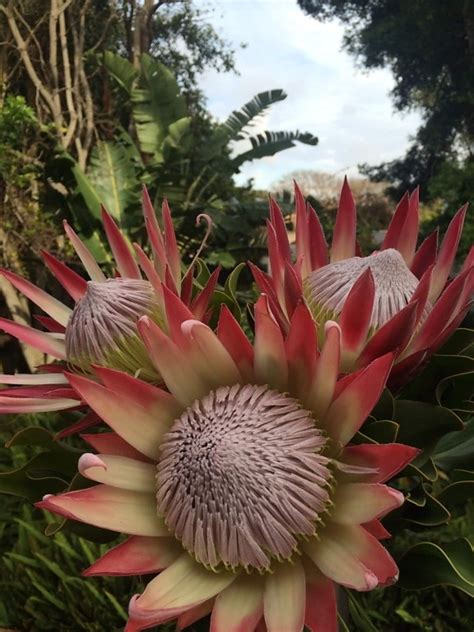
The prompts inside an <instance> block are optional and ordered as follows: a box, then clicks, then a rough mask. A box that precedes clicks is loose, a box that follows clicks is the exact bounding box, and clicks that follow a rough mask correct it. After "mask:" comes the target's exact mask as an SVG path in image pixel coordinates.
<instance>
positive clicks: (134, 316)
mask: <svg viewBox="0 0 474 632" xmlns="http://www.w3.org/2000/svg"><path fill="white" fill-rule="evenodd" d="M158 310H159V308H158V304H157V302H156V298H155V295H154V292H153V287H152V285H151V284H150V283H149V282H148V281H142V280H139V279H108V280H107V281H105V282H103V283H99V282H96V281H89V282H88V283H87V290H86V293H85V294H84V296H83V297H82V298H81V300H80V301H79V302H78V303H77V304H76V306H75V308H74V311H73V313H72V316H71V318H70V320H69V323H68V325H67V327H66V354H67V358H68V360H69V361H70V362H72V363H73V364H77V365H78V366H80V367H82V368H84V369H86V370H87V369H88V368H89V367H90V365H91V364H93V363H100V364H105V365H109V366H112V367H113V368H117V369H123V370H127V371H132V372H133V371H134V370H137V369H139V368H140V366H137V367H135V366H133V364H134V362H133V360H134V358H135V357H136V355H137V350H138V348H139V347H140V346H141V345H140V344H139V342H138V341H139V339H138V336H137V329H136V324H137V320H138V319H139V318H140V317H141V316H145V315H152V314H154V313H158ZM114 355H115V356H116V358H115V359H116V361H115V362H114V361H113V356H114Z"/></svg>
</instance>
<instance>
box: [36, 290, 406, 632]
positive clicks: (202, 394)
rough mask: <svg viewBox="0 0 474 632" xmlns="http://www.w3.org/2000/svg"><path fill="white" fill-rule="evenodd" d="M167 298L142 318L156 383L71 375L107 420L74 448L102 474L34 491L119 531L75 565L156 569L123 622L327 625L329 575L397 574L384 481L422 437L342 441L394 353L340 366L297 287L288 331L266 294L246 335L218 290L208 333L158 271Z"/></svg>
mask: <svg viewBox="0 0 474 632" xmlns="http://www.w3.org/2000/svg"><path fill="white" fill-rule="evenodd" d="M164 302H165V311H166V320H167V322H168V324H169V328H168V331H167V332H165V331H163V329H161V328H160V327H159V326H158V325H157V324H156V323H154V322H153V321H152V320H151V319H150V318H148V317H143V318H141V319H140V321H139V331H140V334H141V336H142V338H143V341H144V344H145V346H146V349H147V352H148V354H149V356H150V359H151V361H152V362H153V364H154V366H155V368H156V370H157V371H158V372H159V373H160V375H161V376H162V377H163V381H164V385H165V386H166V387H167V389H168V390H163V389H161V388H160V387H158V386H155V385H151V384H149V383H146V382H143V381H140V380H139V379H137V378H135V377H133V376H130V375H128V374H126V373H122V372H118V371H115V370H112V369H109V368H98V369H97V377H98V378H99V379H100V382H101V383H99V382H98V381H94V380H91V379H89V378H87V377H84V376H80V375H77V374H76V375H74V374H71V375H69V380H70V383H71V386H72V387H73V388H74V389H75V390H76V391H77V392H78V393H80V394H81V396H82V397H83V399H84V400H85V401H86V402H87V403H88V404H89V406H90V407H91V408H92V409H93V410H94V411H95V412H96V413H97V415H99V416H100V417H101V418H102V419H104V420H105V422H106V423H107V424H108V425H109V426H110V428H111V429H112V431H113V432H112V433H105V434H97V435H87V437H86V439H87V440H88V441H89V443H90V444H91V445H92V446H93V448H94V449H96V450H97V452H98V453H97V454H92V453H90V454H85V455H83V456H82V457H81V459H80V461H79V470H80V471H81V473H82V474H83V475H84V476H85V477H87V478H89V479H91V480H93V481H96V482H97V483H99V484H98V485H96V486H94V487H90V488H88V489H85V490H80V491H72V492H67V493H64V494H60V495H57V496H53V495H48V496H46V497H45V498H44V500H43V501H42V502H40V503H39V504H38V506H39V507H41V508H44V509H47V510H49V511H52V512H55V513H57V514H60V515H63V516H66V517H68V518H71V519H74V520H79V521H82V522H85V523H88V524H91V525H95V526H98V527H103V528H106V529H112V530H114V531H117V532H118V533H121V534H126V535H128V536H129V537H128V538H127V539H126V540H125V541H123V542H121V543H120V544H118V546H116V547H115V548H113V549H111V550H110V551H108V552H107V553H106V554H105V555H104V556H103V557H101V558H100V559H99V560H98V561H96V562H95V563H94V564H93V565H92V566H91V567H90V568H88V569H87V570H86V571H85V573H84V574H85V575H147V574H155V577H154V578H152V579H151V580H150V581H149V583H148V585H147V587H146V589H145V591H144V592H143V594H141V595H135V596H134V597H133V598H132V599H131V602H130V608H129V613H130V619H129V622H128V625H127V628H126V630H127V632H134V631H137V630H143V629H147V628H150V627H153V626H154V625H158V624H161V623H164V622H168V621H172V620H174V619H177V623H178V629H183V628H185V627H186V626H188V625H190V624H192V623H193V622H194V621H196V620H198V619H200V618H202V617H204V616H206V615H207V614H209V613H211V624H210V629H211V631H212V632H239V631H240V632H243V631H245V632H253V631H254V630H259V631H260V630H267V631H268V632H281V631H282V630H284V632H302V630H303V626H306V628H307V629H309V630H312V631H313V632H316V631H317V632H321V631H323V630H324V632H336V630H337V615H336V595H335V586H336V585H338V584H339V585H343V586H347V587H349V588H352V589H355V590H359V591H367V590H372V589H373V588H375V587H376V586H384V585H388V584H391V583H393V582H394V581H396V579H397V574H398V571H397V567H396V565H395V563H394V561H393V559H392V558H391V556H390V555H389V553H388V552H387V551H386V549H385V548H384V547H383V546H382V545H381V544H380V542H379V540H381V539H384V538H386V537H388V535H389V534H388V532H387V531H386V530H385V528H384V527H383V526H382V524H381V522H380V518H381V517H383V516H385V515H386V514H387V513H388V512H390V511H392V510H393V509H396V508H398V507H400V505H401V504H402V502H403V494H402V493H401V492H400V491H398V490H396V489H394V488H393V487H390V486H387V485H385V484H384V481H386V480H388V479H389V478H392V477H393V476H394V475H395V474H396V473H397V472H398V471H400V470H401V469H402V468H404V467H405V465H406V464H407V463H408V462H409V461H410V460H411V459H412V458H413V457H414V456H415V455H416V454H417V452H418V451H417V450H416V449H415V448H411V447H409V446H405V445H401V444H396V443H392V444H387V445H379V444H375V443H374V444H370V445H365V444H358V445H351V439H352V437H353V436H354V435H355V434H356V433H357V431H358V429H359V428H360V426H361V425H362V423H363V422H364V420H365V419H366V417H367V415H368V414H369V413H370V411H371V409H372V407H373V406H374V404H375V403H376V402H377V400H378V398H379V397H380V393H381V391H382V389H383V387H384V384H385V380H386V378H387V376H388V374H389V372H390V368H391V366H392V361H393V354H390V353H389V354H386V355H384V356H382V357H379V358H377V359H376V360H374V361H373V362H371V363H369V364H368V366H367V367H365V368H364V369H362V370H360V371H358V372H357V373H355V374H354V375H352V376H351V379H350V380H348V379H347V378H345V379H342V380H339V379H338V376H339V374H340V363H339V361H340V350H341V329H340V327H339V325H337V324H336V323H334V322H331V321H329V322H328V323H326V338H325V341H324V343H323V345H322V348H321V351H320V352H319V351H318V350H317V345H316V338H315V329H314V324H313V320H312V317H311V315H310V313H309V311H308V309H307V307H306V306H305V305H303V304H300V305H299V306H298V307H297V308H296V309H295V311H294V312H293V314H292V315H291V317H290V318H289V323H288V325H289V326H288V334H287V335H286V336H284V335H283V333H282V331H281V328H280V327H279V326H278V324H277V322H276V321H275V320H274V318H273V316H272V315H271V312H270V309H269V305H268V301H267V298H266V297H265V296H262V297H261V298H260V299H259V300H258V302H257V304H256V306H255V341H254V343H253V344H252V343H251V342H250V341H249V340H248V338H247V336H246V335H245V333H244V332H243V330H242V329H241V328H240V326H239V324H238V323H237V321H236V320H235V319H234V317H233V316H232V315H231V313H230V311H229V310H228V309H227V308H226V307H223V309H222V312H221V315H220V319H219V322H218V327H217V333H214V332H213V331H212V330H211V329H210V328H209V327H208V326H207V325H205V324H204V323H202V322H200V321H197V320H195V319H194V318H193V314H192V313H191V311H190V310H189V309H188V308H187V307H186V306H185V305H184V304H183V303H182V301H180V299H179V298H178V297H177V296H176V295H175V294H173V293H172V292H170V291H169V290H168V289H167V288H164ZM131 419H133V423H130V420H131Z"/></svg>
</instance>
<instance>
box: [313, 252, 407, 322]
mask: <svg viewBox="0 0 474 632" xmlns="http://www.w3.org/2000/svg"><path fill="white" fill-rule="evenodd" d="M367 268H370V270H371V272H372V275H373V277H374V283H375V297H374V307H373V311H372V321H371V326H372V327H374V328H379V327H381V326H382V325H384V324H385V323H386V322H387V321H389V320H390V319H391V318H392V317H393V316H395V314H396V313H397V312H399V311H400V310H401V309H403V308H404V307H405V306H406V305H407V303H408V302H409V301H410V299H411V297H412V296H413V293H414V292H415V290H416V288H417V286H418V283H419V281H418V279H417V278H416V276H415V275H414V274H413V273H412V272H411V271H410V270H409V269H408V267H407V265H406V263H405V261H404V259H403V257H402V255H401V254H400V253H399V252H398V250H395V249H394V248H388V249H387V250H382V251H380V252H376V253H374V254H372V255H371V256H369V257H351V258H350V259H343V260H342V261H337V262H335V263H330V264H328V265H326V266H323V267H322V268H319V269H318V270H314V271H313V272H311V274H310V275H309V276H308V277H307V278H306V279H305V281H304V284H305V297H306V300H307V302H308V305H309V307H310V309H311V311H312V312H313V315H314V316H315V318H316V319H317V320H320V319H321V317H322V318H323V319H324V320H327V319H328V318H334V317H337V316H338V315H339V314H340V313H341V311H342V308H343V306H344V303H345V300H346V298H347V296H348V294H349V292H350V291H351V289H352V286H353V285H354V283H355V282H356V281H357V279H358V278H359V277H360V275H361V274H362V273H363V272H364V271H365V270H367ZM325 316H327V318H325Z"/></svg>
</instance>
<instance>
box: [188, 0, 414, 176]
mask: <svg viewBox="0 0 474 632" xmlns="http://www.w3.org/2000/svg"><path fill="white" fill-rule="evenodd" d="M209 4H210V5H211V6H213V7H214V8H215V11H214V12H213V13H211V14H210V16H209V17H210V21H211V22H212V24H213V25H214V27H215V28H216V29H217V31H218V32H219V33H220V35H222V37H224V38H225V39H227V40H228V41H229V42H231V44H232V45H233V46H234V47H235V48H236V50H237V52H236V61H237V69H238V71H239V72H240V76H236V75H233V74H230V73H228V74H219V73H217V72H215V71H208V72H206V73H205V74H204V75H203V76H202V79H201V87H202V89H203V91H204V93H205V95H206V96H207V98H208V108H209V110H210V111H211V113H212V114H213V115H214V116H215V117H216V118H217V119H219V120H224V119H225V118H226V117H227V116H228V115H229V114H230V112H231V111H232V110H234V109H236V108H239V107H240V106H242V105H243V104H244V103H246V102H247V101H249V100H250V99H251V98H252V97H253V96H254V95H255V94H257V93H258V92H262V91H264V90H269V89H273V88H283V89H284V90H285V91H286V92H287V93H288V98H287V99H286V101H283V102H280V103H277V104H275V105H274V106H273V107H272V108H271V110H270V112H269V114H268V115H267V116H265V117H264V120H262V121H260V122H259V126H258V130H260V129H262V128H266V129H269V130H271V131H278V130H296V129H299V130H300V131H307V132H311V133H312V134H314V135H316V136H318V138H319V144H318V145H317V146H316V147H311V146H305V145H301V144H300V143H297V146H296V147H294V148H292V149H290V150H287V151H285V152H282V153H280V154H277V155H276V156H273V157H269V158H264V159H262V160H258V161H254V162H250V163H246V164H245V165H244V166H243V167H242V170H241V174H240V175H239V176H238V177H237V181H238V182H245V181H246V180H247V179H248V178H254V180H255V185H256V186H257V187H259V188H267V187H268V186H269V185H270V184H271V183H272V182H274V181H275V180H277V179H278V178H280V177H281V176H282V175H284V174H286V173H289V172H291V171H295V170H297V169H313V170H319V171H328V172H331V173H348V174H350V175H354V174H356V173H357V165H358V164H360V163H364V162H367V163H370V164H378V163H380V162H382V161H386V160H391V159H393V158H396V157H398V156H401V155H403V153H404V152H405V150H406V148H407V146H408V144H409V137H410V135H413V134H414V133H415V131H416V129H417V127H418V125H419V123H420V117H419V115H418V114H417V113H409V114H403V115H402V114H400V113H398V112H395V111H394V108H393V105H392V102H391V99H390V94H389V93H390V90H391V89H392V87H393V79H392V76H391V73H390V71H389V70H374V71H371V72H369V73H367V72H366V71H362V70H361V69H359V68H357V66H356V63H355V61H354V59H353V58H352V57H350V56H349V55H348V54H347V53H346V52H344V51H343V50H342V37H343V31H344V29H343V27H342V25H341V24H339V23H336V22H329V23H328V22H326V23H321V22H317V21H316V20H314V19H313V18H310V17H308V16H306V15H304V13H303V12H302V11H301V10H300V9H299V7H298V5H297V4H296V0H235V1H234V0H224V1H220V2H217V1H215V0H212V1H211V2H210V3H209ZM240 43H246V44H247V47H246V48H244V49H241V48H239V44H240ZM244 149H246V147H244Z"/></svg>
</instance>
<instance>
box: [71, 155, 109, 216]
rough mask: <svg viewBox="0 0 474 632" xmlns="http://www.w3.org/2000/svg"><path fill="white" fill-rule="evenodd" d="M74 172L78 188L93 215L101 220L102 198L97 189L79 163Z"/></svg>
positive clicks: (73, 169)
mask: <svg viewBox="0 0 474 632" xmlns="http://www.w3.org/2000/svg"><path fill="white" fill-rule="evenodd" d="M72 173H73V174H74V177H75V179H76V184H77V190H78V191H79V193H80V194H81V195H82V197H83V198H84V202H85V203H86V205H87V208H88V209H89V211H90V213H91V215H92V216H93V217H95V218H96V219H98V220H100V204H101V201H102V200H101V198H100V196H99V193H98V191H97V189H96V188H95V186H94V184H93V183H92V182H91V180H90V179H89V177H88V176H87V175H86V174H85V173H84V172H83V171H82V169H81V168H80V167H79V165H77V164H76V165H74V167H73V168H72Z"/></svg>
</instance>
